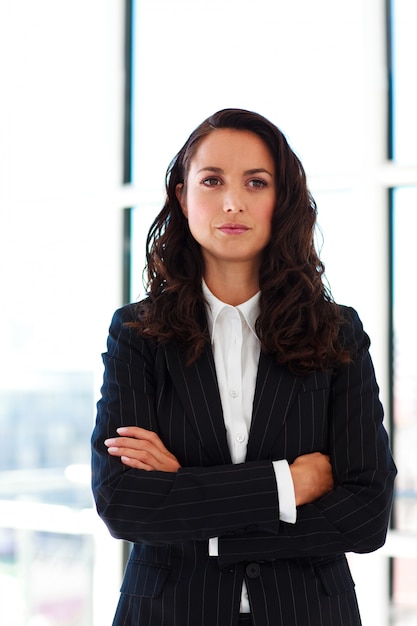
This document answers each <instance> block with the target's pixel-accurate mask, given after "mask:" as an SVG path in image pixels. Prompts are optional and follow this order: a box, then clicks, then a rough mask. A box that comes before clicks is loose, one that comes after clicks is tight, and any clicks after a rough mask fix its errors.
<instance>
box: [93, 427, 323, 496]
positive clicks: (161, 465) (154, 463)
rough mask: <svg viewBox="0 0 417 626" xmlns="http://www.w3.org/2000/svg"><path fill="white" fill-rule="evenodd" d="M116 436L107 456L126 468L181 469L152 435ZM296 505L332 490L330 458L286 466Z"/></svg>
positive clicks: (140, 431) (129, 431) (136, 431)
mask: <svg viewBox="0 0 417 626" xmlns="http://www.w3.org/2000/svg"><path fill="white" fill-rule="evenodd" d="M117 432H118V434H119V437H116V438H111V439H106V441H105V442H104V443H105V444H106V446H107V450H108V453H109V454H110V455H111V456H115V457H120V460H121V462H122V463H123V464H124V465H126V466H127V467H130V468H133V469H142V470H147V471H151V470H157V471H160V472H177V471H178V470H179V468H180V467H181V466H180V464H179V462H178V460H177V459H176V457H175V456H174V455H173V454H172V453H171V452H170V451H169V450H167V448H166V447H165V445H164V444H163V443H162V441H161V439H160V438H159V437H158V435H157V434H156V433H155V432H152V431H150V430H146V429H144V428H139V427H138V426H128V427H123V428H118V429H117ZM290 472H291V476H292V480H293V484H294V493H295V503H296V506H300V505H302V504H309V503H311V502H314V500H317V499H318V498H320V497H321V496H323V495H324V494H326V493H328V492H329V491H331V490H332V488H333V485H334V482H333V473H332V467H331V464H330V459H329V457H328V456H327V455H325V454H321V453H320V452H312V453H310V454H304V455H302V456H299V457H298V458H296V459H295V461H294V463H292V464H291V465H290Z"/></svg>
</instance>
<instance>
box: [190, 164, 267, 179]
mask: <svg viewBox="0 0 417 626" xmlns="http://www.w3.org/2000/svg"><path fill="white" fill-rule="evenodd" d="M200 172H213V173H214V174H224V170H222V168H221V167H214V166H211V165H209V166H207V167H202V168H200V169H199V170H198V171H197V174H199V173H200ZM262 173H264V174H269V176H271V177H272V174H271V172H270V171H268V170H266V169H265V168H264V167H254V168H252V169H250V170H245V171H244V172H243V174H244V175H245V176H251V175H253V174H262Z"/></svg>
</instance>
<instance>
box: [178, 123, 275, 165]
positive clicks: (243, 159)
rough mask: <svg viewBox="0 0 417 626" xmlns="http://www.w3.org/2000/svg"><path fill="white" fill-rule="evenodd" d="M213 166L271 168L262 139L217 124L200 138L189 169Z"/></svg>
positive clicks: (271, 159) (267, 149)
mask: <svg viewBox="0 0 417 626" xmlns="http://www.w3.org/2000/svg"><path fill="white" fill-rule="evenodd" d="M214 166H215V167H223V166H228V167H233V166H236V167H242V168H243V169H253V168H257V167H259V168H261V167H262V168H267V169H270V170H271V169H272V170H274V159H273V157H272V154H271V152H270V150H269V148H268V146H267V145H266V143H265V142H264V141H263V140H262V139H261V138H260V137H259V136H258V135H256V134H255V133H253V132H251V131H248V130H235V129H231V128H221V129H216V130H213V131H212V132H211V133H210V134H209V135H207V136H206V137H204V138H203V139H202V140H201V142H200V144H199V145H198V147H197V149H196V151H195V153H194V155H193V156H192V158H191V161H190V170H191V169H199V168H201V167H214ZM271 173H272V172H271Z"/></svg>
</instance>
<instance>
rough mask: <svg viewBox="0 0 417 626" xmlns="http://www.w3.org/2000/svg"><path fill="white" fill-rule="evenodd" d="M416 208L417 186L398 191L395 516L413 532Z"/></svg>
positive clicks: (416, 506)
mask: <svg viewBox="0 0 417 626" xmlns="http://www.w3.org/2000/svg"><path fill="white" fill-rule="evenodd" d="M416 207H417V187H404V188H400V189H396V190H395V191H394V207H393V211H394V215H393V225H394V232H393V244H394V246H393V263H394V267H393V271H394V293H393V302H394V307H393V325H394V424H395V436H394V444H395V459H396V462H397V465H398V477H397V485H396V486H397V498H396V507H395V513H396V515H395V517H396V527H397V528H398V529H399V530H413V531H416V530H417V464H416V462H415V458H416V456H415V452H416V443H417V359H416V342H415V340H414V338H415V306H414V283H415V276H416V275H417V263H416V257H415V253H414V250H415V235H416V232H417V209H416Z"/></svg>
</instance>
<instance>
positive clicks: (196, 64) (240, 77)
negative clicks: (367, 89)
mask: <svg viewBox="0 0 417 626" xmlns="http://www.w3.org/2000/svg"><path fill="white" fill-rule="evenodd" d="M135 5H136V16H135V42H136V49H135V55H134V59H135V67H134V82H135V90H134V91H135V98H134V120H135V124H134V167H133V180H134V182H135V184H136V185H137V186H138V187H139V188H140V189H141V190H142V191H144V190H148V189H152V190H155V191H158V192H160V191H161V189H162V174H163V172H164V171H165V168H166V166H167V165H168V163H169V161H170V160H171V158H172V157H173V156H174V154H175V153H176V152H177V150H178V149H179V148H180V147H181V145H182V144H183V143H184V141H185V139H186V137H187V136H188V134H189V133H190V132H191V131H192V130H193V128H194V127H195V126H196V125H197V124H198V123H200V122H201V121H202V120H203V119H204V118H206V117H207V116H208V115H210V114H211V113H213V112H214V111H216V110H218V109H222V108H227V107H239V108H246V109H252V110H255V111H258V112H260V113H262V114H264V115H266V116H267V117H269V118H270V119H271V120H272V121H274V122H275V123H276V124H277V125H278V126H279V127H280V128H281V129H282V130H283V131H284V133H285V134H286V135H287V137H288V140H289V141H290V143H291V145H292V147H293V148H294V149H295V150H296V151H297V152H298V153H299V154H300V155H301V158H302V160H303V163H304V165H305V167H306V169H307V171H308V172H309V173H310V174H314V173H316V172H323V171H325V172H327V173H331V172H337V173H339V172H352V171H357V170H358V168H359V167H360V159H358V137H360V136H361V130H360V129H361V125H362V115H363V103H362V98H361V95H360V92H361V89H362V86H363V71H364V68H363V66H364V64H363V46H364V45H365V37H364V35H363V21H362V20H363V11H362V2H361V1H360V0H352V1H351V2H349V3H338V2H334V0H315V2H311V0H293V1H292V2H288V1H287V0H285V1H284V0H277V1H275V2H271V1H270V0H259V1H258V2H256V5H254V2H253V0H229V1H228V2H224V1H223V0H214V2H211V3H210V5H208V4H207V2H206V0H178V1H176V2H172V0H159V1H158V2H155V0H141V1H138V2H136V3H135ZM179 16H181V17H180V19H179Z"/></svg>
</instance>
